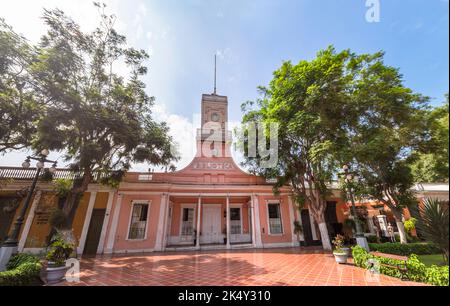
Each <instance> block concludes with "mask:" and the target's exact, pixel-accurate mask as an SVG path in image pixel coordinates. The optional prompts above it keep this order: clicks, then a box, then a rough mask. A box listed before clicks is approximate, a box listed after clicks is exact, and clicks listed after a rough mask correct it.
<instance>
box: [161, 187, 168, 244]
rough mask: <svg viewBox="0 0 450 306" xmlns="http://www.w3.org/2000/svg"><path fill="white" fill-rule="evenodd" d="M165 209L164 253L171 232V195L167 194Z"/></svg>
mask: <svg viewBox="0 0 450 306" xmlns="http://www.w3.org/2000/svg"><path fill="white" fill-rule="evenodd" d="M165 207H166V210H165V212H164V233H163V241H162V251H164V250H165V249H166V246H167V237H168V235H169V232H170V228H169V224H170V220H169V211H170V193H168V194H167V197H166V205H165Z"/></svg>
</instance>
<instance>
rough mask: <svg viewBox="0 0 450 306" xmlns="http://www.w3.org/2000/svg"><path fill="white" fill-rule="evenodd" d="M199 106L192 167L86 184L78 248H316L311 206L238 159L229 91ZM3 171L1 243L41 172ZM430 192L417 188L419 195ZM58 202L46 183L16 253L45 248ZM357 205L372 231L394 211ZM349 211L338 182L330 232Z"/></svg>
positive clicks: (443, 193) (442, 193)
mask: <svg viewBox="0 0 450 306" xmlns="http://www.w3.org/2000/svg"><path fill="white" fill-rule="evenodd" d="M201 112H202V113H201V122H202V127H201V128H200V129H199V130H198V131H197V139H196V141H197V154H196V156H195V158H194V160H193V161H192V162H191V163H190V164H189V165H188V166H187V167H186V168H184V169H182V170H180V171H176V172H164V173H155V172H151V173H136V172H129V173H127V174H126V175H125V177H124V179H123V181H122V182H121V183H120V185H119V186H118V188H115V189H113V188H110V187H107V186H104V185H100V184H91V185H90V186H89V188H88V190H87V192H86V193H85V194H84V195H83V197H82V198H81V201H80V204H79V207H78V209H77V212H76V216H75V219H74V224H73V231H74V234H75V237H76V239H77V241H78V246H77V252H78V253H79V254H112V253H141V252H153V251H177V250H199V249H237V248H272V247H294V246H298V245H300V244H302V245H319V244H320V233H319V230H318V227H317V224H316V223H315V222H314V220H313V218H312V215H311V214H310V213H309V210H308V208H307V207H305V208H303V209H301V210H299V209H298V208H297V207H296V205H295V204H294V203H293V202H292V199H291V196H290V195H291V190H290V188H289V187H284V188H281V189H280V193H279V194H277V195H274V193H273V190H272V187H273V185H272V184H270V183H269V182H267V181H266V180H264V179H263V178H261V177H257V176H254V175H250V174H248V173H246V172H244V171H242V170H241V169H240V168H239V167H238V166H237V165H236V164H235V162H234V160H233V158H232V157H231V150H230V144H231V134H230V132H229V131H228V130H227V122H228V99H227V97H225V96H219V95H216V94H211V95H203V96H202V101H201ZM1 171H2V173H3V174H2V178H3V179H4V183H3V186H1V187H0V206H1V207H0V242H1V241H2V240H4V239H5V236H7V234H8V232H9V231H10V229H11V226H12V224H13V222H14V220H15V218H16V214H17V213H18V211H19V209H17V208H20V205H23V195H21V194H20V191H21V190H24V188H26V187H27V186H28V185H29V184H30V180H31V178H32V177H33V173H34V171H35V169H28V170H24V169H18V168H8V167H2V168H1ZM67 175H68V174H67V170H58V172H57V173H56V177H59V178H64V177H65V176H67ZM433 186H434V185H433ZM428 187H430V186H428ZM428 187H427V188H428ZM434 187H435V190H434V191H432V192H434V194H435V195H437V196H439V197H441V198H443V199H445V200H447V201H448V185H447V186H445V185H444V186H443V187H442V186H441V187H436V186H434ZM445 187H446V188H445ZM428 189H430V188H428ZM428 189H426V188H423V190H421V191H420V192H421V196H422V197H426V196H427V192H428ZM431 189H433V188H431ZM57 205H58V197H57V195H56V193H55V186H54V184H53V183H52V182H40V183H39V185H38V188H37V191H36V193H35V195H34V199H33V201H32V203H31V205H30V207H29V209H28V212H27V217H26V220H25V222H24V225H23V226H22V231H21V239H20V243H19V250H21V251H24V250H25V251H30V252H39V251H40V250H42V248H43V247H45V244H46V240H47V236H48V235H49V233H50V225H49V215H50V214H51V211H52V210H53V209H54V208H55V207H57ZM359 205H364V206H366V207H367V208H368V211H369V214H368V218H367V219H368V226H367V232H368V234H370V233H373V232H374V231H375V230H374V227H375V225H374V224H373V222H371V220H373V217H374V216H375V217H376V216H378V215H385V216H389V211H388V209H386V208H385V207H381V206H380V205H377V203H360V204H359ZM348 212H349V204H348V203H345V202H343V200H342V199H341V198H340V190H338V188H337V187H336V188H334V189H333V190H332V196H331V197H330V199H329V202H328V203H327V210H326V220H327V225H328V229H329V232H330V236H331V237H333V236H334V235H335V234H337V233H342V232H343V223H344V220H345V219H346V218H347V217H348ZM386 212H387V213H386ZM405 216H409V215H408V212H405ZM386 220H387V219H386ZM295 221H297V222H298V223H300V224H301V225H302V228H303V232H302V233H301V234H299V235H296V234H295V232H294V222H295Z"/></svg>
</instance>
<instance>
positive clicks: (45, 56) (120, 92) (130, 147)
mask: <svg viewBox="0 0 450 306" xmlns="http://www.w3.org/2000/svg"><path fill="white" fill-rule="evenodd" d="M95 7H96V8H97V9H98V10H99V22H98V26H97V28H96V29H95V30H93V31H92V32H83V31H82V29H81V28H80V26H79V25H78V24H77V23H76V22H75V21H73V20H72V19H71V18H70V17H69V16H67V15H66V14H65V13H64V12H63V11H61V10H59V9H54V10H44V14H43V18H42V19H43V22H44V23H45V25H46V26H47V29H48V30H47V33H46V34H45V35H43V36H42V37H41V41H40V43H39V45H37V46H36V47H34V49H33V50H35V52H33V53H32V55H33V57H32V61H27V62H26V63H25V64H24V65H25V66H26V69H25V71H26V72H28V75H27V76H29V77H30V79H31V81H32V82H31V83H32V88H31V89H30V91H31V92H32V94H33V96H38V97H39V101H44V102H42V104H43V105H42V106H41V108H39V110H41V109H42V114H43V115H42V116H37V117H36V118H35V117H33V118H30V119H28V120H25V119H20V118H19V119H20V120H22V121H20V120H19V119H18V120H19V121H20V122H19V124H20V125H23V126H24V127H26V124H25V123H26V122H25V121H29V122H30V123H31V122H32V124H33V127H34V130H33V131H31V132H30V133H31V134H32V137H31V138H32V140H33V141H32V143H31V145H32V148H33V149H36V150H37V149H38V148H43V147H45V148H48V149H50V150H54V151H59V152H63V153H64V158H65V160H66V161H70V162H71V164H70V168H71V169H72V170H73V171H75V172H77V173H82V177H81V178H80V180H79V181H78V180H76V181H74V182H73V184H72V187H71V189H70V191H69V192H67V187H68V185H69V183H68V182H59V183H60V185H59V187H62V189H61V190H60V191H61V192H58V193H59V196H61V197H65V201H64V203H63V206H64V207H63V211H64V213H65V214H66V216H67V217H68V218H67V223H68V224H67V225H66V226H68V228H70V225H71V224H70V223H71V220H72V219H73V216H74V215H75V211H76V208H77V205H78V200H79V195H80V194H83V192H84V191H86V189H87V186H88V185H89V183H91V182H92V181H93V180H94V179H97V178H98V177H95V174H96V173H100V174H101V180H102V183H105V184H109V185H113V186H117V184H118V183H117V179H118V178H121V175H123V173H125V172H126V171H127V170H128V169H129V168H130V165H131V164H132V163H133V162H147V163H149V164H153V165H168V164H170V163H171V162H172V161H173V160H175V159H176V156H174V154H172V153H173V151H172V150H171V146H172V142H173V141H172V138H171V137H170V136H169V135H168V130H169V127H168V126H167V124H166V123H159V122H156V121H155V120H154V118H153V115H152V111H151V108H152V106H153V104H154V103H153V101H154V99H153V98H152V97H150V96H148V95H147V93H146V88H145V87H146V86H145V84H144V82H143V81H142V79H143V78H144V77H145V75H146V73H147V67H146V61H147V59H148V55H147V54H146V52H145V51H143V50H137V49H134V48H132V47H129V44H128V43H127V41H126V37H125V36H123V35H121V34H119V33H118V32H117V31H116V30H115V29H114V24H115V21H116V20H115V17H114V16H112V15H111V16H110V15H108V14H107V13H106V12H105V10H106V8H105V6H102V5H98V4H95ZM0 33H3V32H1V28H0ZM7 34H8V35H12V34H10V33H9V32H7ZM17 44H19V42H17V43H15V42H14V41H13V42H11V45H12V47H14V46H15V45H17ZM12 47H11V48H12ZM10 53H11V61H14V60H15V58H14V54H16V53H14V52H12V51H11V52H10ZM10 53H8V55H9V54H10ZM2 59H3V53H2ZM0 66H2V65H0ZM119 66H120V67H122V66H123V67H126V72H125V73H123V74H120V73H119V72H118V71H117V67H119ZM2 67H3V66H2ZM8 71H9V70H8ZM8 71H7V73H9V72H8ZM0 73H1V71H0ZM9 74H10V73H9ZM9 74H8V75H9ZM11 82H12V85H10V84H9V83H8V84H7V85H8V86H9V87H8V88H10V87H11V88H12V87H14V86H17V84H16V80H12V81H11ZM1 85H3V83H2V82H0V86H1ZM30 86H31V85H30ZM0 89H1V88H0ZM13 89H14V88H13ZM13 89H11V90H13ZM0 92H3V90H0ZM16 96H17V95H16ZM16 100H17V103H19V102H20V103H22V104H23V103H25V102H27V101H26V100H24V99H19V98H14V99H12V98H9V97H8V99H6V100H5V102H3V100H0V101H1V102H0V103H6V104H7V105H6V107H3V104H2V107H1V110H2V111H3V109H6V110H8V109H10V108H13V110H14V107H15V104H13V103H16ZM17 103H16V104H17ZM36 107H37V106H36ZM13 110H12V111H11V112H13ZM36 113H37V114H40V113H39V112H36ZM0 115H1V117H2V118H4V115H3V114H1V113H0ZM3 122H6V127H7V129H6V131H9V130H8V129H9V128H10V126H11V124H10V122H9V121H7V120H6V121H4V120H2V123H0V126H1V124H3ZM0 129H1V128H0ZM22 134H24V133H22ZM24 135H26V133H25V134H24ZM3 138H5V139H6V141H8V142H11V140H10V138H11V136H10V135H9V134H8V133H7V135H6V136H3V135H1V133H0V152H1V150H2V148H3V147H2V141H3ZM28 138H29V137H28ZM21 143H24V144H23V145H24V146H26V147H29V146H30V142H29V141H28V142H26V141H21ZM118 173H121V175H119V176H118V175H117V174H118Z"/></svg>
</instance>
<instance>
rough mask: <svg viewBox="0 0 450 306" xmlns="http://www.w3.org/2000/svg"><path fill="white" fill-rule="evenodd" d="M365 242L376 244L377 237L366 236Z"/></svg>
mask: <svg viewBox="0 0 450 306" xmlns="http://www.w3.org/2000/svg"><path fill="white" fill-rule="evenodd" d="M366 238H367V242H369V243H378V237H377V235H368V236H366Z"/></svg>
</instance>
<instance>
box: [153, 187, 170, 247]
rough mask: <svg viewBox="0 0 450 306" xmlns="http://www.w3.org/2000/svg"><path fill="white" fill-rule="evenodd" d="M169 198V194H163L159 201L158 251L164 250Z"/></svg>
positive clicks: (156, 244) (156, 243) (156, 245)
mask: <svg viewBox="0 0 450 306" xmlns="http://www.w3.org/2000/svg"><path fill="white" fill-rule="evenodd" d="M168 198H169V196H168V195H167V194H163V195H162V196H161V198H160V201H159V217H158V228H157V229H156V241H155V250H156V251H162V250H163V240H164V233H165V227H164V224H165V216H166V209H167V205H168Z"/></svg>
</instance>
